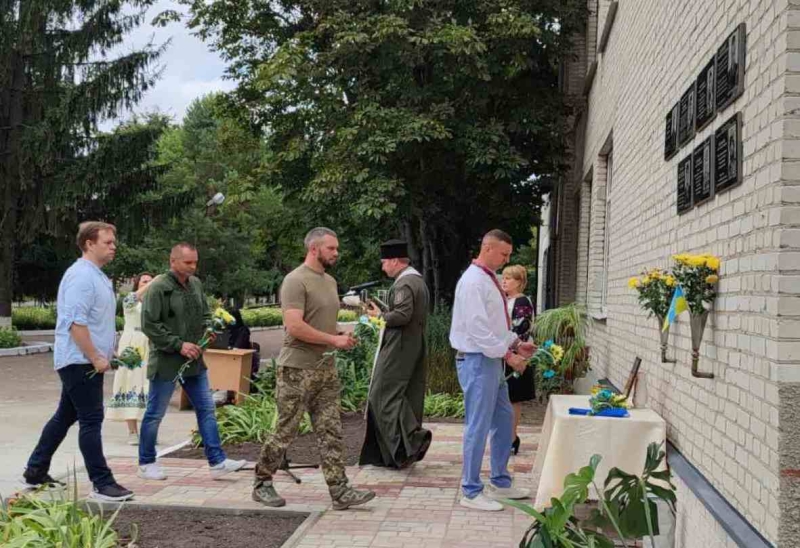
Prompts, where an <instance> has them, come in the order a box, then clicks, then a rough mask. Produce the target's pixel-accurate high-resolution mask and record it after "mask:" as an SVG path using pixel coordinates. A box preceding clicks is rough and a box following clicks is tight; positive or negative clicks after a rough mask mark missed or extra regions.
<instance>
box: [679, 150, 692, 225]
mask: <svg viewBox="0 0 800 548" xmlns="http://www.w3.org/2000/svg"><path fill="white" fill-rule="evenodd" d="M690 209H692V154H689V155H688V156H687V157H686V158H684V159H683V160H681V161H680V163H679V164H678V213H686V212H687V211H689V210H690Z"/></svg>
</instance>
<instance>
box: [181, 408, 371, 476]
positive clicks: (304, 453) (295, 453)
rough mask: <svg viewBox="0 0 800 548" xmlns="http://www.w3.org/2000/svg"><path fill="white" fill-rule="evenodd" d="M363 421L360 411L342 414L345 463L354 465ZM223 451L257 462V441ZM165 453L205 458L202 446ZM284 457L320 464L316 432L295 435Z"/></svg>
mask: <svg viewBox="0 0 800 548" xmlns="http://www.w3.org/2000/svg"><path fill="white" fill-rule="evenodd" d="M366 424H367V423H366V422H365V421H364V414H363V413H361V412H358V413H342V437H343V438H344V445H345V449H346V457H345V462H346V464H347V466H352V465H354V464H358V456H359V455H360V454H361V444H362V443H364V433H365V431H366V428H367V426H366ZM225 454H226V455H227V456H228V458H229V459H236V460H239V459H246V460H248V461H251V462H255V461H258V457H259V455H260V454H261V444H260V443H242V444H240V445H226V446H225ZM169 456H170V457H174V458H177V459H205V458H206V457H205V455H204V454H203V448H202V447H197V448H195V447H185V448H183V449H181V450H179V451H176V452H175V453H170V454H169ZM286 457H287V458H288V459H289V461H290V462H292V463H295V464H320V458H319V448H318V447H317V435H316V434H314V432H309V433H308V434H303V435H301V436H297V439H295V440H294V442H293V443H292V445H290V446H289V450H288V451H287V454H286Z"/></svg>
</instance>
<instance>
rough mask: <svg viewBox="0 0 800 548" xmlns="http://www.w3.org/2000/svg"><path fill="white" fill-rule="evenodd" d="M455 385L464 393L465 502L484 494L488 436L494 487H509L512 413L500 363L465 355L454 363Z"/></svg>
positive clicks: (462, 478)
mask: <svg viewBox="0 0 800 548" xmlns="http://www.w3.org/2000/svg"><path fill="white" fill-rule="evenodd" d="M456 367H457V369H458V382H459V384H460V385H461V390H463V391H464V406H465V407H466V417H465V418H464V468H463V471H462V474H461V490H462V492H463V493H464V496H466V497H467V498H470V499H471V498H475V497H476V496H478V495H479V494H481V492H482V491H483V483H482V482H481V464H482V463H483V454H484V452H485V451H486V438H487V437H488V436H490V435H491V453H490V455H491V465H492V466H491V476H490V481H491V482H492V485H494V486H495V487H511V475H510V474H509V473H508V459H509V458H510V457H511V442H512V441H513V440H512V439H511V430H512V428H513V425H514V411H513V408H512V407H511V402H510V401H509V399H508V385H507V384H506V383H505V382H502V383H501V381H502V380H503V361H502V360H501V359H499V358H498V359H492V358H487V357H486V356H484V355H483V354H464V357H463V359H461V358H460V359H457V360H456Z"/></svg>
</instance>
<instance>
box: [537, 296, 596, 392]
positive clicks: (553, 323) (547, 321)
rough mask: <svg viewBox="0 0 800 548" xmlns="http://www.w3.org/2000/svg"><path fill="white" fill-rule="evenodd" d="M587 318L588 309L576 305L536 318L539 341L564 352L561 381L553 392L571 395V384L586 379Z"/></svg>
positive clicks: (587, 366) (548, 311)
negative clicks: (551, 343)
mask: <svg viewBox="0 0 800 548" xmlns="http://www.w3.org/2000/svg"><path fill="white" fill-rule="evenodd" d="M586 318H587V316H586V310H585V309H584V308H583V307H582V306H580V305H577V304H575V303H572V304H568V305H566V306H562V307H560V308H554V309H552V310H547V311H545V312H543V313H542V314H540V315H539V316H538V317H537V318H536V321H535V323H534V334H535V337H536V340H537V342H538V343H539V344H543V343H544V341H553V342H554V343H555V344H557V345H558V346H560V347H561V348H563V349H564V356H563V357H562V358H561V361H560V363H559V370H558V371H559V379H560V380H561V382H560V383H558V385H557V388H556V389H553V390H552V392H557V391H560V392H571V391H572V383H573V382H574V381H575V380H576V379H580V378H583V377H585V376H586V372H587V371H588V370H589V347H588V346H586V322H587V320H586ZM551 384H552V382H551ZM542 396H546V394H542Z"/></svg>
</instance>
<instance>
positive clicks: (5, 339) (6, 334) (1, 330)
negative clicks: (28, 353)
mask: <svg viewBox="0 0 800 548" xmlns="http://www.w3.org/2000/svg"><path fill="white" fill-rule="evenodd" d="M17 346H22V337H20V336H19V333H17V330H16V329H14V328H13V327H11V328H8V327H0V348H16V347H17Z"/></svg>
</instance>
